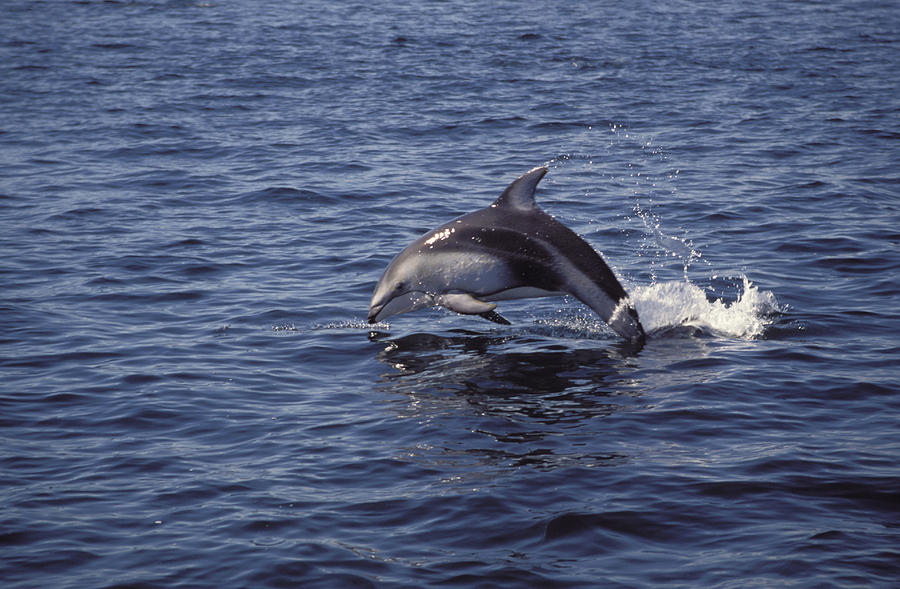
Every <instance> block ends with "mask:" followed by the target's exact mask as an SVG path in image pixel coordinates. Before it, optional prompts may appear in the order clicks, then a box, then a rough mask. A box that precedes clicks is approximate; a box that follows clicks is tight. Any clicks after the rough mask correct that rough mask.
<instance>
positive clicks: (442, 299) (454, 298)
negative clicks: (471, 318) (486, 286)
mask: <svg viewBox="0 0 900 589" xmlns="http://www.w3.org/2000/svg"><path fill="white" fill-rule="evenodd" d="M436 302H437V304H438V305H441V306H442V307H447V308H448V309H450V310H451V311H456V312H457V313H461V314H463V315H484V314H487V313H491V312H492V311H493V310H494V309H496V308H497V305H496V304H495V303H486V302H484V301H479V300H478V299H476V298H475V297H473V296H472V295H470V294H468V293H462V292H461V293H453V294H442V295H440V296H439V297H437V299H436Z"/></svg>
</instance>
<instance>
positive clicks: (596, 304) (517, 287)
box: [369, 166, 645, 343]
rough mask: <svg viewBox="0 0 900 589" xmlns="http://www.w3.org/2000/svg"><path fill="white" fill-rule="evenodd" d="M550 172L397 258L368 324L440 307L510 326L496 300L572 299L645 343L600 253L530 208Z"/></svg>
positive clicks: (516, 184)
mask: <svg viewBox="0 0 900 589" xmlns="http://www.w3.org/2000/svg"><path fill="white" fill-rule="evenodd" d="M547 171H548V170H547V168H546V167H544V166H541V167H537V168H534V169H533V170H530V171H529V172H526V173H525V174H523V175H522V176H520V177H519V178H517V179H516V180H515V181H513V183H512V184H510V185H509V186H508V187H507V188H506V190H504V191H503V194H501V195H500V197H499V198H498V199H497V200H496V201H494V202H493V204H491V205H490V206H488V207H486V208H483V209H480V210H477V211H474V212H471V213H469V214H467V215H463V216H462V217H459V218H457V219H454V220H453V221H450V222H449V223H446V224H444V225H441V226H440V227H438V228H437V229H434V230H432V231H429V232H428V233H426V234H425V235H423V236H422V237H420V238H419V239H417V240H416V241H414V242H413V243H412V244H410V245H409V247H407V248H406V249H404V250H403V251H402V252H400V254H398V255H397V257H396V258H394V259H393V261H392V262H391V263H390V265H388V267H387V269H386V270H385V271H384V274H383V275H382V276H381V279H380V280H379V281H378V284H377V285H376V286H375V293H374V294H373V296H372V302H371V303H370V305H369V323H377V322H379V321H382V320H384V319H386V318H388V317H391V316H393V315H397V314H399V313H407V312H409V311H415V310H418V309H422V308H425V307H434V306H441V307H446V308H448V309H450V310H451V311H456V312H457V313H462V314H464V315H479V316H481V317H484V318H485V319H488V320H490V321H494V322H496V323H501V324H505V325H509V321H507V320H506V319H505V318H503V317H502V316H501V315H500V314H499V313H497V312H496V311H495V309H496V308H497V305H496V303H494V302H493V301H502V300H509V299H521V298H528V297H547V296H562V295H566V294H570V295H572V296H574V297H575V298H577V299H578V300H580V301H581V302H583V303H584V304H585V305H587V306H588V307H590V308H591V309H593V310H594V312H596V313H597V314H598V315H600V317H601V318H603V320H604V321H605V322H606V323H608V324H609V326H610V327H612V329H613V330H614V331H615V332H616V333H618V334H619V335H621V336H622V337H624V338H626V339H628V340H630V341H631V342H634V343H643V342H644V339H645V335H644V328H643V327H642V326H641V322H640V320H639V319H638V314H637V311H636V310H635V308H634V307H633V306H632V304H631V302H630V301H629V299H628V294H627V293H626V292H625V289H624V288H622V285H621V284H620V283H619V281H618V280H617V279H616V276H615V275H614V274H613V272H612V270H610V268H609V266H607V265H606V263H605V262H604V261H603V258H601V257H600V254H598V253H597V252H596V251H594V248H592V247H591V246H590V245H588V243H587V242H586V241H584V240H583V239H582V238H581V237H579V236H578V235H576V234H575V232H573V231H572V230H571V229H569V228H568V227H566V226H564V225H563V224H562V223H560V222H559V221H556V220H555V219H554V218H553V217H551V216H550V215H548V214H547V213H545V212H544V211H542V210H541V209H540V208H539V207H538V206H537V204H535V202H534V191H535V189H536V188H537V185H538V182H540V180H541V178H543V177H544V174H546V173H547Z"/></svg>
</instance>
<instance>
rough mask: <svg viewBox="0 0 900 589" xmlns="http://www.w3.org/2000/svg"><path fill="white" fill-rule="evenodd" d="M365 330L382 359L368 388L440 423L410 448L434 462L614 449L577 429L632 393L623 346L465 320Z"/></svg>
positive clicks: (534, 461) (564, 456)
mask: <svg viewBox="0 0 900 589" xmlns="http://www.w3.org/2000/svg"><path fill="white" fill-rule="evenodd" d="M369 338H370V340H371V341H372V342H373V343H375V344H377V345H378V346H380V348H381V349H380V350H379V351H378V352H377V353H376V358H377V359H378V360H379V361H380V362H382V363H384V364H385V365H386V366H388V367H390V370H389V371H387V372H384V373H383V374H382V375H381V377H380V381H379V383H378V384H377V385H376V388H377V389H378V390H379V391H380V392H386V393H389V394H390V395H389V398H395V399H397V402H395V403H392V409H393V411H395V412H396V413H397V416H398V417H400V418H415V419H416V420H417V422H418V423H435V422H440V423H441V428H440V431H439V432H438V433H437V435H436V436H434V437H431V438H430V441H429V442H428V450H427V451H422V449H421V448H418V449H414V450H413V451H412V452H411V454H418V455H419V457H420V458H422V459H425V460H427V461H429V462H432V463H434V462H441V463H442V464H444V465H446V464H447V460H448V459H449V460H450V462H452V463H455V464H457V465H459V464H461V463H466V462H468V461H471V460H474V461H476V462H478V463H490V464H492V465H495V466H499V465H504V466H512V467H517V466H523V465H531V466H535V467H538V468H556V467H559V466H562V465H571V464H573V463H577V464H581V465H585V464H590V465H596V464H601V463H607V462H609V461H621V460H622V459H624V457H623V456H622V455H620V454H618V453H616V452H608V451H603V450H602V449H601V445H600V444H596V445H595V444H585V443H584V442H585V440H584V439H583V438H584V436H590V437H591V438H593V436H594V435H595V433H594V432H593V431H590V432H589V431H587V430H591V428H596V427H597V426H595V425H589V424H595V423H596V422H597V419H598V418H604V417H608V416H610V415H612V414H613V413H615V412H616V411H618V410H620V409H621V408H622V407H624V406H630V405H633V404H634V403H635V398H636V397H637V396H638V389H637V386H636V385H635V383H634V382H633V381H632V380H630V379H629V377H628V374H630V373H631V372H632V371H633V363H634V362H635V357H634V356H633V355H630V353H629V352H630V350H628V349H627V347H623V346H616V345H608V344H604V343H603V342H596V341H595V342H579V341H573V342H572V343H571V344H569V343H568V342H561V341H560V340H559V339H556V338H550V337H542V336H535V335H534V334H525V335H512V336H510V335H509V334H484V333H474V332H468V331H465V330H452V331H450V332H448V333H444V334H441V335H436V334H433V333H412V334H406V335H401V336H393V335H391V334H388V333H383V332H371V333H370V335H369ZM586 428H587V429H586ZM473 433H475V434H479V436H475V437H474V438H473V436H472V434H473ZM426 455H427V456H426ZM438 455H439V456H440V458H438Z"/></svg>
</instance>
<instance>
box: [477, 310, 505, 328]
mask: <svg viewBox="0 0 900 589" xmlns="http://www.w3.org/2000/svg"><path fill="white" fill-rule="evenodd" d="M478 316H479V317H484V318H485V319H487V320H488V321H493V322H494V323H499V324H500V325H512V323H510V322H509V320H508V319H507V318H506V317H504V316H503V315H501V314H500V313H498V312H497V311H488V312H487V313H479V314H478Z"/></svg>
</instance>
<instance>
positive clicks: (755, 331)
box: [550, 124, 781, 339]
mask: <svg viewBox="0 0 900 589" xmlns="http://www.w3.org/2000/svg"><path fill="white" fill-rule="evenodd" d="M608 131H609V132H608V133H604V134H603V137H605V138H606V140H605V141H604V142H603V144H605V149H604V152H603V153H601V154H598V155H576V154H564V155H561V156H558V157H557V158H555V159H554V160H552V161H551V162H550V165H552V166H554V167H570V168H571V167H575V168H578V167H581V168H583V169H584V171H585V172H589V173H590V174H591V176H595V177H596V175H597V173H601V174H603V175H605V176H606V178H605V182H606V183H607V185H608V186H609V189H610V190H613V191H622V190H623V189H624V195H625V196H626V198H628V199H629V201H630V203H631V209H632V210H631V214H630V215H627V216H626V217H625V219H624V220H625V221H626V225H630V227H631V229H629V230H627V231H626V232H625V233H626V235H627V236H629V238H631V239H637V240H639V243H638V244H637V256H638V257H639V258H641V260H642V262H641V263H640V264H638V265H639V266H643V267H644V268H645V269H646V272H647V273H648V274H649V279H650V284H649V285H640V284H637V285H634V284H629V285H626V286H627V289H628V291H629V292H630V293H631V299H632V301H633V303H634V305H635V308H636V309H637V311H638V314H639V315H640V317H641V322H642V323H643V325H644V328H645V329H646V330H647V331H648V332H650V333H651V335H653V334H655V335H656V336H657V337H664V336H665V335H666V334H683V333H687V332H690V333H696V332H700V333H707V334H713V335H718V336H724V337H735V338H745V339H752V338H758V337H761V336H762V335H763V333H764V331H765V328H766V326H767V325H769V324H770V323H771V322H772V320H773V317H774V315H775V314H776V313H778V312H780V311H781V309H780V308H779V306H778V303H777V301H776V299H775V295H774V294H773V293H771V292H768V291H764V290H760V289H759V288H758V287H757V286H754V285H753V283H752V282H751V281H750V280H749V279H748V278H747V277H746V276H744V275H741V276H736V277H720V276H715V275H714V274H715V271H714V268H713V265H712V264H711V263H710V262H709V260H708V259H707V258H706V257H704V255H703V253H701V251H700V250H699V248H697V247H695V245H694V243H693V241H692V240H691V239H689V238H688V237H686V236H684V237H678V234H684V233H685V232H682V231H679V230H672V229H669V228H667V227H666V223H665V222H664V220H663V219H661V218H660V216H659V215H658V214H657V213H656V212H655V211H656V208H657V207H656V205H655V202H656V201H661V202H668V203H672V202H677V201H678V198H677V197H676V193H677V185H676V184H677V180H678V175H679V173H680V170H678V169H676V168H675V167H674V166H672V165H671V163H670V162H669V161H668V155H667V154H666V152H665V150H663V149H661V148H660V147H658V146H655V145H654V144H653V141H652V139H651V138H649V137H647V136H643V135H641V134H639V133H633V132H630V131H628V130H627V129H626V128H625V127H623V126H622V125H619V124H610V125H609V130H608ZM586 133H587V134H590V133H596V131H592V130H590V129H589V130H588V131H587V132H586ZM593 139H594V140H595V141H596V139H597V137H596V135H595V136H594V137H593ZM595 145H596V143H595ZM595 162H596V165H595ZM573 171H577V170H573ZM608 193H609V192H607V194H608ZM619 194H621V193H619ZM585 196H590V192H588V193H587V194H586V195H585ZM673 272H678V274H680V276H678V274H675V275H674V276H672V273H673ZM620 274H621V272H620ZM674 277H678V278H680V280H670V279H669V278H674ZM692 278H693V280H692ZM698 281H699V284H698ZM713 283H715V284H717V285H719V286H720V288H717V289H715V290H714V289H713V288H712V287H711V286H700V285H701V284H702V285H707V284H708V285H711V284H713ZM723 290H724V291H726V292H721V291H723Z"/></svg>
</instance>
